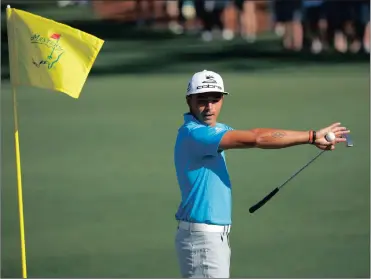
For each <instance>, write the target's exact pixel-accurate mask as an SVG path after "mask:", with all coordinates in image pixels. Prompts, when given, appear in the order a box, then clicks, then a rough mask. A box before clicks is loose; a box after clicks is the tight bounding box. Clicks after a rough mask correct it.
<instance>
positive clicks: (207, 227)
mask: <svg viewBox="0 0 371 279" xmlns="http://www.w3.org/2000/svg"><path fill="white" fill-rule="evenodd" d="M178 228H179V229H182V230H187V231H194V232H221V233H229V232H230V231H231V225H226V226H222V225H211V224H201V223H190V222H185V221H180V222H179V225H178Z"/></svg>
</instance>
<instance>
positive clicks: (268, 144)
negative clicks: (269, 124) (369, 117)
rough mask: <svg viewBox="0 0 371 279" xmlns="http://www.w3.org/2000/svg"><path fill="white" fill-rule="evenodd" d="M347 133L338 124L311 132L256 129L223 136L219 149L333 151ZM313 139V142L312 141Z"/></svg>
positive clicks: (229, 132)
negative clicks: (330, 138)
mask: <svg viewBox="0 0 371 279" xmlns="http://www.w3.org/2000/svg"><path fill="white" fill-rule="evenodd" d="M328 132H333V133H334V134H335V136H336V138H335V140H334V141H332V142H328V141H327V140H326V139H325V135H326V134H327V133H328ZM347 133H349V130H347V129H346V128H345V127H341V126H340V123H334V124H332V125H330V126H328V127H326V128H324V129H321V130H318V131H316V132H315V133H314V132H313V131H292V130H280V129H271V128H257V129H252V130H234V131H228V132H226V133H225V134H224V136H223V138H222V140H221V142H220V145H219V148H220V149H224V150H227V149H237V148H262V149H280V148H286V147H290V146H295V145H302V144H312V143H313V144H314V145H316V146H317V147H318V148H320V149H331V150H332V149H334V148H335V144H336V143H339V142H345V141H346V139H345V138H343V137H342V136H343V135H345V134H347ZM313 137H315V138H314V141H313Z"/></svg>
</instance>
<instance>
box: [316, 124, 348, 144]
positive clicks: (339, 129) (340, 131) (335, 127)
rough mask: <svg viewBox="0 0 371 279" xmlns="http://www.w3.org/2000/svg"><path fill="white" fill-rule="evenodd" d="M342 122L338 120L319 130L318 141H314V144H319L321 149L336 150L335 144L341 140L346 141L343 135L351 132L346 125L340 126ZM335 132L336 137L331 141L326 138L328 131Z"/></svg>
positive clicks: (317, 133)
mask: <svg viewBox="0 0 371 279" xmlns="http://www.w3.org/2000/svg"><path fill="white" fill-rule="evenodd" d="M340 124H341V123H339V122H337V123H334V124H332V125H330V126H328V127H326V128H323V129H321V130H318V131H317V132H316V141H315V142H314V145H315V146H317V147H318V148H319V149H322V150H334V149H335V144H337V143H339V142H345V141H346V139H345V138H344V137H343V136H344V135H345V134H348V133H350V131H349V130H347V128H346V127H343V126H340ZM329 132H333V133H334V134H335V137H336V138H335V139H334V140H333V141H331V142H328V141H327V140H326V139H325V136H326V134H327V133H329Z"/></svg>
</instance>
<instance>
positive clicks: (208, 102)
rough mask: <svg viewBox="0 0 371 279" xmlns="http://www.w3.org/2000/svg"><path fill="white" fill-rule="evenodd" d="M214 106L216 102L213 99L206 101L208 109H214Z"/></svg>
mask: <svg viewBox="0 0 371 279" xmlns="http://www.w3.org/2000/svg"><path fill="white" fill-rule="evenodd" d="M213 106H214V103H213V102H212V101H211V100H208V101H207V102H206V107H207V108H208V109H212V107H213Z"/></svg>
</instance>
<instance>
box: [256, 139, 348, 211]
mask: <svg viewBox="0 0 371 279" xmlns="http://www.w3.org/2000/svg"><path fill="white" fill-rule="evenodd" d="M344 137H345V138H346V146H347V147H352V146H353V141H352V139H351V138H350V136H349V135H345V136H344ZM325 151H326V150H322V151H321V152H320V153H318V154H317V155H316V156H315V157H314V158H313V159H311V160H310V161H309V162H308V163H306V164H305V165H304V166H303V167H302V168H300V169H299V170H298V171H297V172H295V173H294V174H293V175H291V177H290V178H289V179H287V180H286V181H285V182H284V183H282V184H281V185H280V186H278V187H277V188H275V189H273V191H272V192H270V193H269V194H268V195H266V196H265V197H264V198H263V199H262V200H261V201H259V202H258V203H256V204H255V205H253V206H252V207H250V209H249V212H250V213H254V212H255V211H256V210H258V209H259V208H260V207H262V206H263V205H264V204H266V203H267V202H268V201H269V200H270V199H271V198H273V197H274V196H275V195H276V194H277V193H278V191H279V190H280V189H281V188H282V187H283V186H285V185H286V184H287V183H288V182H289V181H290V180H291V179H293V178H294V177H295V176H297V175H298V174H299V173H300V172H301V171H302V170H304V169H305V168H306V167H308V166H309V165H310V164H311V163H313V162H314V161H315V160H316V159H317V158H318V157H319V156H321V155H322V154H323V153H324V152H325Z"/></svg>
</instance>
